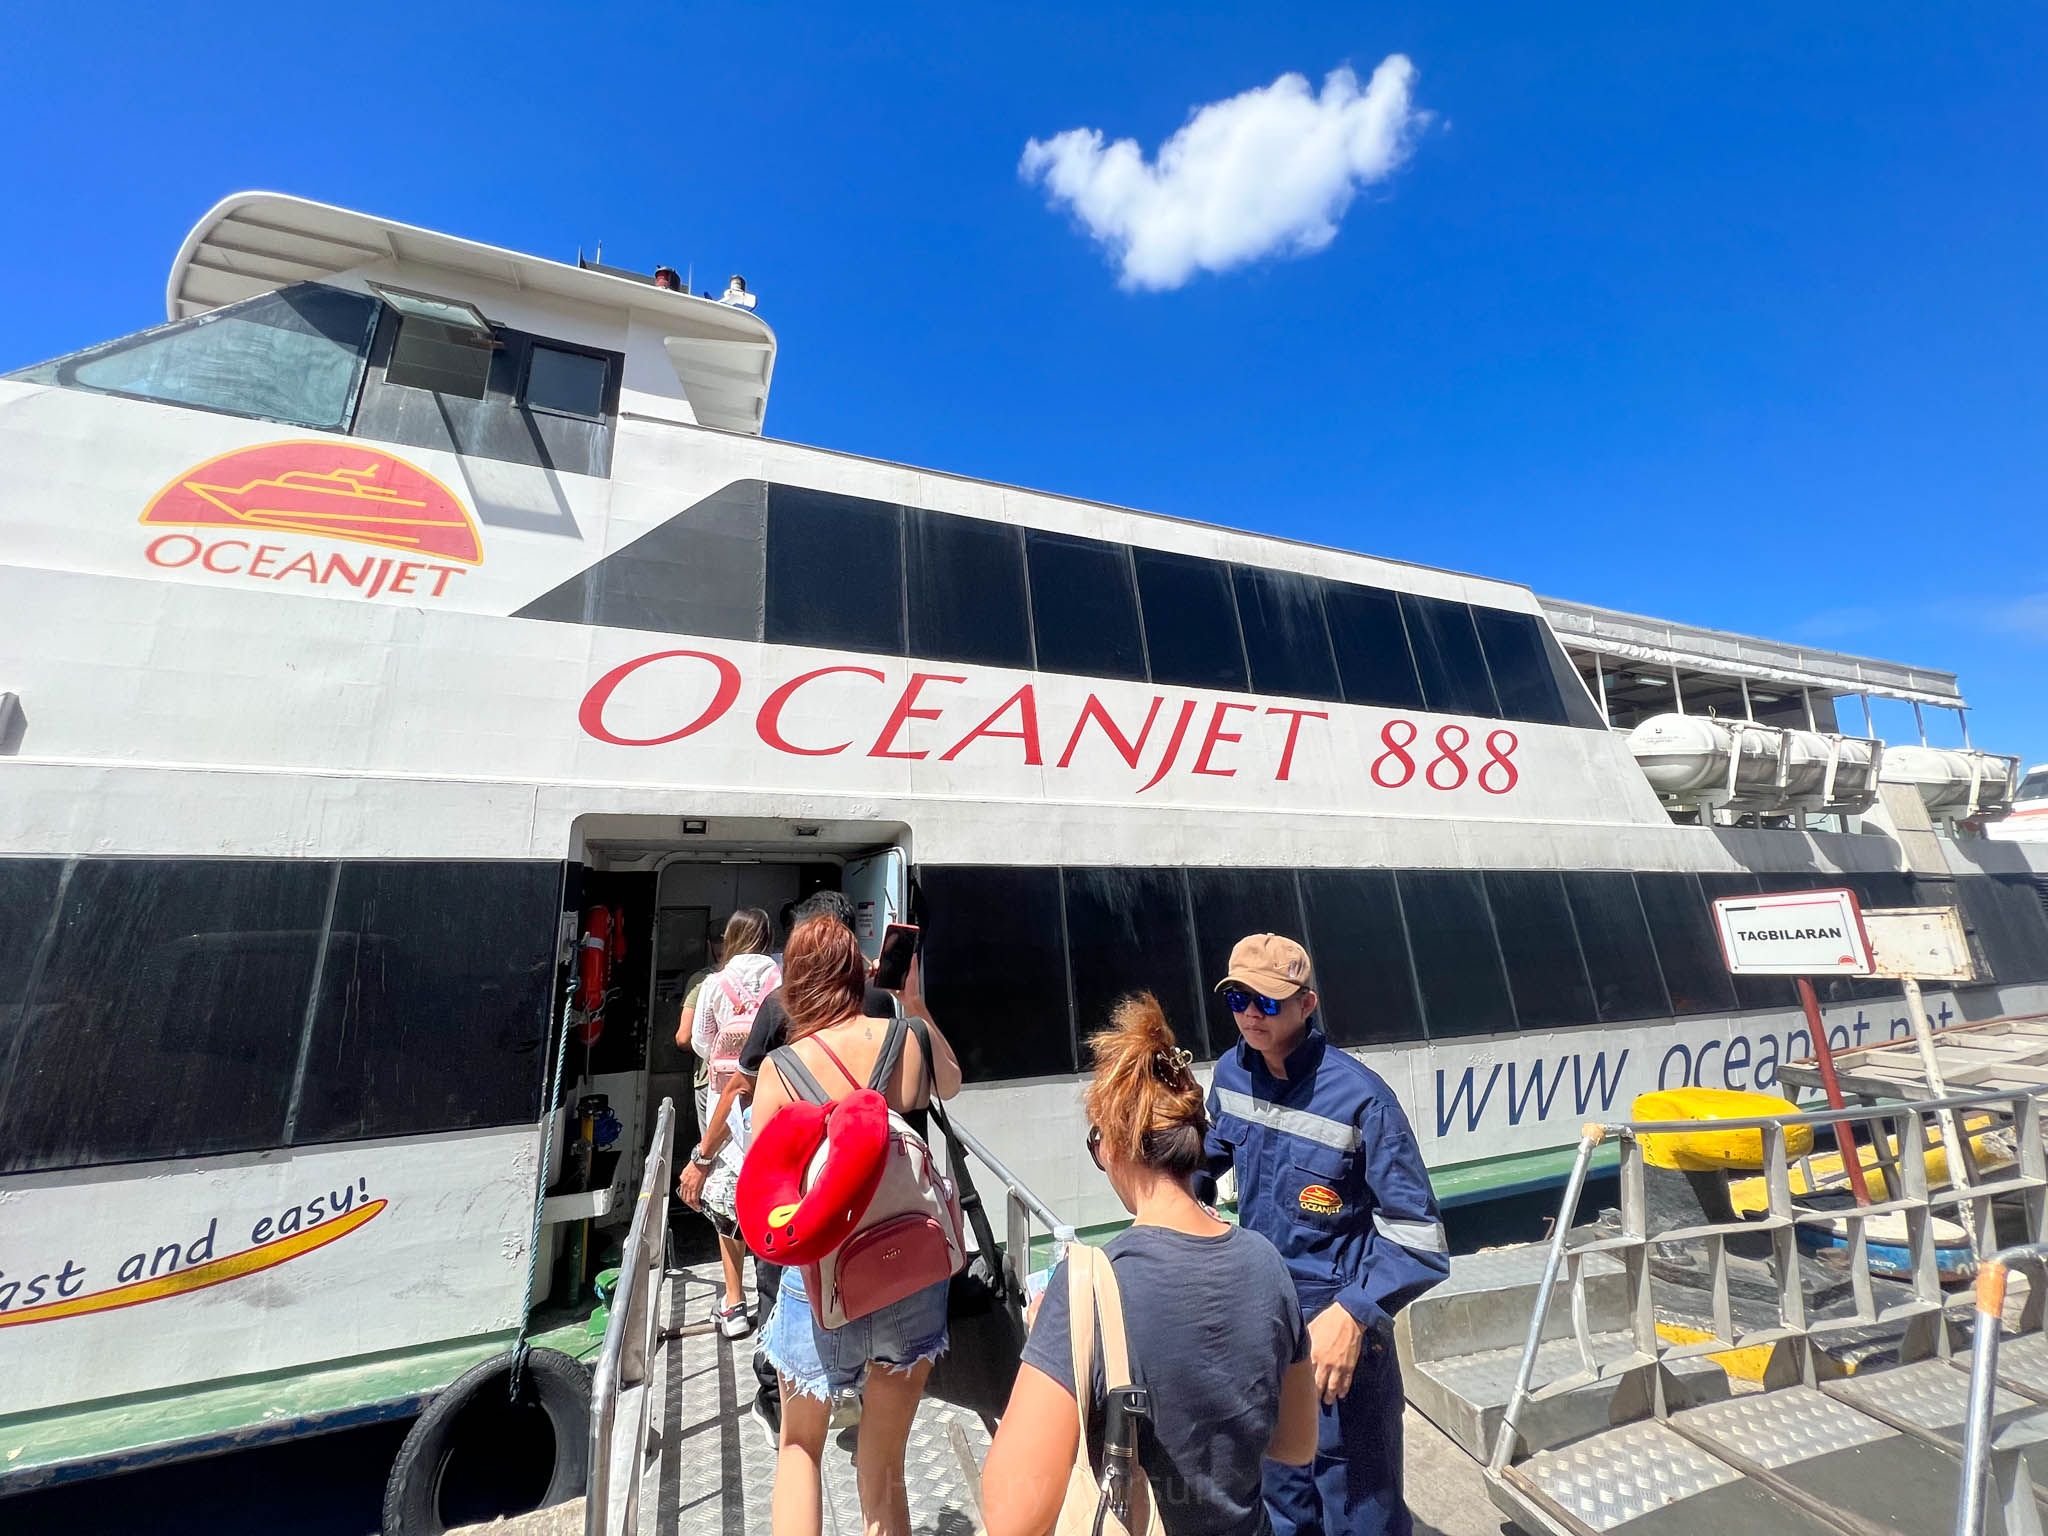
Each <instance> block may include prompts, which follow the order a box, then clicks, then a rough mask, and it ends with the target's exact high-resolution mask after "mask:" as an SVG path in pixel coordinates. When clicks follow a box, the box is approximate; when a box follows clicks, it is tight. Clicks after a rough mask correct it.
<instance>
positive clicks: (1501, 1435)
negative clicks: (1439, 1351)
mask: <svg viewBox="0 0 2048 1536" xmlns="http://www.w3.org/2000/svg"><path fill="white" fill-rule="evenodd" d="M1606 1139H1607V1127H1606V1126H1603V1125H1594V1124H1592V1123H1590V1122H1588V1123H1587V1124H1586V1125H1584V1126H1581V1127H1580V1129H1579V1155H1578V1156H1577V1157H1575V1158H1574V1159H1572V1172H1571V1177H1570V1178H1569V1179H1567V1180H1566V1181H1565V1187H1564V1204H1563V1205H1561V1206H1559V1207H1558V1217H1557V1222H1556V1225H1555V1226H1554V1228H1553V1229H1552V1231H1551V1234H1550V1252H1549V1254H1548V1255H1546V1256H1545V1258H1544V1260H1543V1281H1542V1283H1541V1284H1540V1285H1538V1286H1537V1287H1536V1309H1535V1311H1534V1312H1533V1313H1532V1314H1531V1315H1530V1318H1529V1337H1528V1339H1527V1340H1526V1341H1525V1342H1524V1343H1523V1345H1522V1364H1521V1366H1520V1368H1519V1369H1518V1370H1517V1371H1516V1372H1515V1389H1514V1391H1512V1392H1510V1393H1509V1394H1508V1403H1507V1408H1506V1409H1505V1410H1504V1411H1503V1412H1502V1414H1501V1418H1500V1430H1499V1432H1498V1433H1497V1434H1496V1435H1495V1436H1494V1441H1493V1455H1492V1457H1491V1458H1489V1459H1488V1461H1487V1464H1486V1469H1487V1471H1489V1472H1491V1473H1493V1474H1495V1475H1496V1476H1498V1475H1499V1473H1500V1471H1501V1469H1502V1468H1504V1467H1505V1466H1507V1464H1508V1458H1509V1457H1510V1456H1512V1455H1514V1452H1515V1423H1516V1420H1518V1419H1519V1418H1520V1417H1521V1414H1522V1405H1523V1404H1524V1403H1525V1402H1527V1401H1528V1400H1529V1383H1530V1381H1531V1380H1532V1379H1533V1378H1534V1376H1535V1374H1536V1351H1537V1350H1538V1348H1540V1347H1541V1346H1542V1343H1543V1325H1544V1323H1545V1322H1547V1321H1548V1320H1549V1318H1550V1293H1551V1291H1552V1290H1553V1289H1554V1288H1555V1287H1556V1285H1557V1272H1558V1270H1559V1268H1561V1267H1562V1266H1563V1264H1564V1254H1565V1244H1566V1240H1567V1239H1568V1238H1569V1237H1570V1235H1571V1218H1572V1216H1573V1215H1574V1214H1576V1213H1577V1211H1578V1208H1579V1197H1580V1196H1581V1195H1583V1194H1584V1193H1585V1189H1586V1170H1587V1169H1589V1168H1590V1167H1592V1165H1593V1152H1594V1150H1595V1149H1596V1148H1597V1147H1598V1146H1599V1145H1600V1143H1601V1142H1603V1141H1605V1140H1606Z"/></svg>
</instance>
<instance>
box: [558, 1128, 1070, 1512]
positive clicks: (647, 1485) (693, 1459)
mask: <svg viewBox="0 0 2048 1536" xmlns="http://www.w3.org/2000/svg"><path fill="white" fill-rule="evenodd" d="M673 1138H674V1114H673V1106H672V1105H671V1104H670V1103H669V1102H668V1101H663V1104H662V1107H661V1111H660V1114H659V1115H658V1116H657V1119H656V1130H655V1138H654V1145H653V1146H652V1147H651V1148H650V1149H649V1151H648V1156H647V1167H646V1171H645V1173H644V1175H643V1177H642V1180H641V1185H640V1195H639V1201H638V1204H637V1205H636V1207H635V1210H634V1213H633V1220H632V1225H631V1228H630V1229H629V1231H628V1234H627V1238H626V1245H625V1250H624V1255H623V1256H622V1258H621V1260H620V1272H619V1285H618V1289H617V1292H616V1293H615V1295H614V1297H613V1300H612V1310H611V1316H610V1320H609V1323H608V1326H607V1329H606V1334H605V1342H604V1348H603V1351H602V1352H601V1353H600V1355H599V1356H598V1360H597V1365H596V1369H595V1371H594V1372H593V1377H592V1385H591V1437H590V1461H589V1482H588V1491H587V1494H586V1497H585V1500H584V1509H583V1519H582V1522H581V1529H582V1530H583V1531H584V1532H585V1533H586V1536H656V1533H659V1536H753V1533H756V1532H762V1531H766V1530H767V1529H768V1528H769V1503H770V1499H771V1497H772V1495H773V1493H774V1488H775V1463H776V1450H775V1446H774V1443H773V1441H772V1439H771V1438H770V1435H769V1432H768V1429H767V1427H766V1425H765V1424H764V1423H763V1422H762V1421H761V1420H759V1419H758V1418H756V1417H755V1416H754V1415H753V1413H752V1404H753V1400H754V1394H755V1387H756V1382H755V1377H754V1370H753V1354H754V1342H755V1336H754V1335H753V1334H748V1335H747V1336H746V1337H744V1338H739V1339H728V1338H725V1337H724V1336H723V1335H721V1334H720V1333H719V1331H718V1329H717V1327H716V1326H715V1325H714V1323H713V1321H712V1311H713V1309H714V1308H715V1307H716V1306H717V1304H718V1299H719V1297H720V1295H721V1294H722V1291H723V1282H722V1281H721V1279H720V1278H719V1269H718V1265H717V1263H716V1262H715V1261H714V1262H709V1263H705V1264H700V1265H695V1266H684V1267H680V1268H670V1267H668V1265H667V1262H666V1253H667V1242H666V1235H667V1228H668V1221H667V1213H668V1202H669V1198H670V1193H671V1190H672V1187H673V1182H674V1181H673V1179H672V1177H671V1163H672V1157H673ZM951 1138H952V1144H953V1145H955V1146H957V1147H958V1148H959V1149H960V1150H961V1151H963V1152H964V1153H965V1154H966V1155H967V1157H968V1159H969V1160H971V1161H972V1162H974V1163H978V1164H979V1165H980V1166H981V1168H982V1169H983V1173H981V1174H980V1175H977V1176H976V1182H977V1183H985V1182H987V1181H988V1180H989V1179H993V1181H994V1184H995V1185H998V1186H1000V1187H1001V1189H1002V1192H1003V1206H1004V1216H1005V1225H1004V1228H1003V1237H1002V1239H1001V1242H1000V1245H999V1246H1000V1253H999V1254H998V1255H991V1256H988V1257H990V1258H991V1259H993V1260H994V1261H995V1262H996V1263H997V1265H998V1267H999V1271H1000V1273H1001V1275H1002V1276H1003V1280H1004V1285H1003V1289H1004V1291H1005V1292H1006V1293H1007V1296H1008V1298H1009V1301H1008V1303H1007V1304H1008V1305H1010V1306H1011V1308H1012V1311H1013V1316H1016V1317H1017V1319H1018V1321H1019V1324H1020V1326H1021V1314H1019V1313H1018V1312H1017V1311H1016V1298H1020V1297H1022V1296H1023V1295H1024V1281H1025V1276H1026V1274H1027V1272H1028V1271H1029V1269H1030V1268H1031V1264H1032V1258H1031V1256H1032V1252H1033V1246H1032V1245H1033V1240H1034V1234H1036V1235H1037V1236H1038V1238H1039V1239H1041V1240H1044V1239H1050V1240H1051V1241H1054V1242H1065V1241H1071V1240H1072V1239H1073V1237H1074V1229H1073V1228H1072V1227H1071V1226H1068V1225H1067V1224H1065V1223H1064V1222H1062V1221H1061V1220H1060V1219H1059V1218H1058V1217H1056V1216H1055V1215H1054V1214H1053V1213H1052V1211H1051V1210H1049V1209H1048V1208H1047V1207H1046V1206H1045V1204H1044V1203H1043V1202H1042V1201H1040V1200H1039V1199H1038V1198H1037V1197H1036V1196H1035V1195H1033V1194H1032V1193H1031V1192H1030V1191H1029V1190H1028V1189H1026V1188H1025V1187H1024V1186H1023V1185H1022V1184H1021V1183H1019V1182H1018V1180H1017V1179H1016V1177H1015V1176H1014V1175H1013V1174H1012V1173H1011V1172H1010V1171H1009V1169H1008V1168H1006V1167H1005V1166H1004V1165H1003V1164H1002V1163H1001V1162H1000V1161H999V1160H998V1159H997V1158H995V1157H994V1156H993V1155H992V1154H991V1153H990V1152H989V1151H988V1150H987V1148H986V1147H984V1146H983V1145H982V1143H981V1142H980V1141H979V1140H978V1139H977V1138H976V1137H975V1136H974V1135H973V1133H972V1132H971V1131H969V1130H968V1129H967V1128H966V1127H964V1126H962V1125H961V1124H960V1123H959V1121H958V1120H957V1118H956V1119H953V1121H952V1126H951ZM950 1150H951V1149H950V1148H948V1152H949V1153H950ZM993 1193H994V1191H993V1189H991V1190H990V1194H991V1195H993ZM977 1246H978V1245H977ZM982 1257H983V1255H981V1254H979V1253H978V1252H977V1253H976V1254H975V1255H973V1256H971V1258H970V1262H974V1261H975V1260H978V1259H980V1258H982ZM991 1428H992V1425H991V1424H990V1423H989V1422H988V1421H986V1420H985V1419H984V1418H983V1416H982V1415H981V1414H980V1413H977V1412H973V1411H970V1410H969V1409H967V1408H963V1407H958V1406H955V1405H953V1404H950V1403H946V1402H943V1401H940V1400H938V1399H937V1398H935V1397H934V1396H933V1395H932V1394H931V1393H929V1392H927V1394H926V1395H925V1398H924V1400H923V1401H922V1402H921V1403H920V1404H919V1405H918V1411H917V1419H916V1421H915V1423H914V1424H913V1425H912V1428H911V1432H910V1439H909V1443H908V1446H907V1447H906V1450H905V1454H904V1469H903V1470H904V1482H905V1492H906V1494H907V1495H908V1501H909V1505H910V1524H911V1529H912V1531H913V1532H916V1533H918V1536H972V1533H973V1532H974V1531H975V1530H976V1529H977V1528H978V1527H979V1525H980V1519H979V1511H978V1506H977V1502H976V1498H975V1492H974V1489H973V1488H972V1487H971V1486H970V1471H969V1458H971V1465H972V1466H973V1467H975V1468H978V1467H979V1466H980V1465H981V1462H982V1460H983V1459H984V1458H985V1457H986V1455H987V1454H988V1443H989V1431H990V1429H991ZM858 1434H859V1431H858V1429H857V1428H855V1427H852V1426H849V1427H847V1428H844V1429H834V1430H833V1431H832V1432H831V1433H830V1435H828V1437H827V1439H826V1446H825V1459H824V1464H823V1504H824V1529H825V1533H826V1536H835V1533H841V1532H846V1533H856V1532H859V1531H861V1530H862V1529H863V1525H862V1521H861V1513H860V1497H859V1493H858V1491H857V1489H856V1486H855V1483H854V1471H853V1453H854V1449H855V1446H856V1444H857V1441H858Z"/></svg>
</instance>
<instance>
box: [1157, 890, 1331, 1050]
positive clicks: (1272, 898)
mask: <svg viewBox="0 0 2048 1536" xmlns="http://www.w3.org/2000/svg"><path fill="white" fill-rule="evenodd" d="M1188 894H1189V895H1190V896H1191V897H1192V898H1193V901H1194V912H1195V976H1196V980H1197V982H1198V984H1199V985H1200V987H1201V989H1202V1007H1203V1011H1204V1012H1205V1013H1206V1014H1207V1015H1208V1021H1209V1041H1208V1053H1209V1055H1211V1056H1220V1055H1221V1054H1222V1053H1223V1052H1224V1051H1226V1050H1228V1049H1229V1048H1230V1047H1231V1046H1233V1045H1235V1044H1236V1043H1237V1039H1238V1035H1237V1023H1236V1021H1235V1019H1234V1018H1233V1017H1232V1015H1231V1012H1230V1010H1229V1009H1228V1008H1227V1007H1225V1006H1224V1003H1223V998H1222V996H1221V995H1220V994H1219V993H1217V992H1215V991H1214V990H1212V989H1213V988H1214V987H1215V985H1216V983H1217V982H1219V981H1221V980H1222V979H1223V973H1224V972H1225V971H1226V970H1228V969H1229V968H1230V949H1231V946H1232V945H1233V944H1235V943H1236V942H1237V941H1238V940H1239V939H1241V938H1243V937H1245V935H1247V934H1252V933H1283V934H1286V935H1287V936H1288V937H1289V938H1292V939H1297V940H1300V941H1301V942H1302V943H1303V944H1304V945H1305V944H1306V943H1307V939H1306V938H1305V937H1304V935H1305V934H1306V931H1307V930H1306V929H1305V928H1304V926H1303V924H1302V921H1301V907H1300V904H1299V903H1298V902H1297V901H1296V900H1295V895H1294V876H1293V875H1292V874H1291V873H1290V872H1289V871H1287V870H1284V869H1191V870H1189V871H1188ZM1311 953H1313V951H1311ZM1189 1044H1190V1048H1191V1049H1192V1048H1193V1045H1192V1042H1189Z"/></svg>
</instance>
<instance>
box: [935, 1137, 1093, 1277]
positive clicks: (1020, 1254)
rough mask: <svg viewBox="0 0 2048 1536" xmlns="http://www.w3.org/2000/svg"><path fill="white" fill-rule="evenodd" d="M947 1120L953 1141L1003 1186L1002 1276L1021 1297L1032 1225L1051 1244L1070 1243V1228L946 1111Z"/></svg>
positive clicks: (1027, 1273)
mask: <svg viewBox="0 0 2048 1536" xmlns="http://www.w3.org/2000/svg"><path fill="white" fill-rule="evenodd" d="M947 1118H948V1121H949V1123H950V1125H951V1128H952V1133H953V1137H954V1139H955V1140H956V1141H958V1142H959V1143H960V1145H961V1146H963V1147H965V1148H966V1149H967V1151H968V1153H969V1154H970V1155H971V1156H972V1157H973V1158H974V1160H975V1161H976V1162H977V1163H980V1164H981V1166H982V1167H984V1168H986V1169H987V1170H988V1171H989V1172H990V1173H992V1174H994V1175H995V1178H996V1182H997V1183H999V1184H1001V1185H1002V1186H1003V1239H1002V1242H1003V1273H1004V1274H1005V1275H1006V1276H1007V1277H1008V1279H1009V1282H1010V1285H1011V1291H1010V1294H1011V1295H1013V1296H1022V1295H1023V1294H1024V1284H1025V1279H1026V1277H1027V1276H1028V1275H1029V1274H1030V1271H1031V1244H1032V1236H1031V1224H1032V1222H1033V1221H1034V1220H1035V1221H1037V1222H1039V1223H1040V1224H1041V1225H1042V1226H1043V1227H1044V1228H1045V1231H1046V1233H1047V1234H1048V1235H1049V1236H1050V1237H1051V1238H1052V1240H1053V1241H1054V1242H1055V1243H1071V1242H1073V1241H1074V1227H1073V1226H1072V1224H1071V1223H1069V1222H1065V1221H1062V1220H1060V1218H1059V1217H1058V1216H1057V1215H1056V1214H1054V1212H1053V1209H1052V1207H1051V1206H1049V1205H1047V1204H1046V1203H1045V1202H1044V1201H1043V1200H1041V1199H1039V1198H1038V1196H1037V1195H1035V1194H1033V1193H1032V1192H1031V1190H1030V1189H1029V1188H1027V1187H1026V1186H1025V1184H1024V1182H1023V1181H1022V1180H1021V1179H1019V1178H1018V1177H1017V1176H1016V1175H1015V1174H1014V1173H1012V1172H1010V1170H1009V1168H1008V1166H1007V1165H1005V1164H1004V1162H1003V1160H1002V1159H1001V1158H999V1157H997V1156H996V1155H995V1154H994V1153H993V1152H991V1151H989V1149H988V1148H987V1147H986V1146H984V1145H983V1144H982V1142H981V1138H980V1137H978V1136H976V1135H975V1134H974V1133H973V1132H972V1131H970V1130H968V1129H967V1127H966V1126H964V1125H962V1124H961V1123H960V1121H959V1118H958V1117H957V1116H955V1115H952V1114H950V1112H949V1114H948V1117H947Z"/></svg>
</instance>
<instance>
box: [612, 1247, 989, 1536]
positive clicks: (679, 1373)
mask: <svg viewBox="0 0 2048 1536" xmlns="http://www.w3.org/2000/svg"><path fill="white" fill-rule="evenodd" d="M718 1294H719V1281H718V1266H717V1265H716V1264H704V1265H696V1266H692V1267H690V1268H686V1269H681V1270H676V1271H672V1272H671V1273H670V1275H669V1277H668V1306H669V1310H668V1313H667V1321H668V1326H669V1328H671V1329H680V1330H682V1331H681V1332H680V1333H679V1334H678V1335H676V1336H675V1337H672V1338H670V1339H669V1341H668V1342H667V1343H666V1344H665V1345H664V1346H663V1348H662V1349H661V1351H660V1360H659V1363H658V1365H657V1369H656V1372H655V1375H654V1379H653V1383H652V1385H653V1388H654V1391H655V1393H656V1397H655V1402H656V1403H657V1404H658V1405H659V1406H658V1408H657V1411H656V1413H655V1435H656V1437H657V1444H656V1446H655V1448H654V1466H653V1470H652V1472H651V1474H650V1477H649V1481H648V1483H647V1485H646V1486H644V1487H643V1489H642V1492H641V1497H640V1532H641V1536H757V1533H762V1532H766V1531H767V1529H768V1506H769V1498H770V1496H771V1494H772V1493H773V1491H774V1487H775V1450H774V1447H773V1446H772V1445H771V1444H770V1441H769V1437H768V1431H767V1429H766V1427H765V1426H764V1425H763V1424H762V1423H761V1422H760V1420H758V1419H756V1418H755V1417H754V1416H753V1414H752V1413H751V1412H750V1409H751V1407H752V1404H753V1400H754V1390H755V1383H754V1370H753V1354H754V1336H753V1335H751V1334H749V1335H748V1336H747V1337H746V1338H743V1339H727V1338H723V1337H721V1336H720V1335H719V1333H718V1331H717V1330H716V1328H713V1327H711V1326H709V1324H710V1320H711V1311H712V1308H713V1307H714V1306H715V1305H716V1302H717V1299H718ZM954 1424H957V1425H959V1427H960V1429H961V1431H962V1432H963V1433H964V1434H965V1435H966V1438H967V1443H968V1445H969V1447H970V1448H971V1449H972V1451H973V1453H974V1457H975V1460H976V1461H977V1462H979V1461H980V1460H981V1458H982V1457H984V1456H985V1455H987V1454H988V1434H987V1431H986V1430H984V1429H983V1427H982V1424H981V1420H980V1419H979V1418H977V1417H976V1416H975V1415H973V1414H971V1413H967V1412H964V1411H963V1410H960V1409H957V1408H953V1407H950V1406H948V1405H946V1404H944V1403H936V1402H933V1401H932V1400H931V1399H929V1398H927V1399H926V1400H925V1402H924V1403H923V1404H922V1405H921V1406H920V1407H919V1409H918V1414H917V1423H916V1426H915V1427H914V1428H913V1429H912V1430H911V1434H910V1445H909V1449H908V1452H907V1454H906V1455H905V1457H904V1476H905V1481H906V1483H907V1484H908V1492H909V1496H910V1524H911V1529H912V1530H913V1531H915V1532H917V1533H918V1536H972V1532H973V1530H974V1523H973V1519H972V1517H971V1515H970V1514H969V1513H968V1511H969V1509H970V1507H971V1506H970V1504H969V1501H968V1497H967V1490H966V1486H965V1483H964V1480H963V1476H962V1472H961V1469H960V1463H959V1458H958V1456H957V1455H956V1454H955V1452H954V1449H953V1443H952V1434H951V1430H950V1428H949V1426H951V1425H954ZM858 1435H859V1431H858V1430H856V1429H843V1430H835V1431H833V1433H832V1435H831V1436H830V1438H829V1439H828V1440H827V1441H826V1446H825V1500H824V1502H825V1536H857V1533H858V1532H859V1531H860V1530H861V1519H860V1498H859V1495H858V1493H857V1492H856V1491H855V1487H854V1474H853V1451H854V1447H855V1444H856V1442H857V1439H858Z"/></svg>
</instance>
